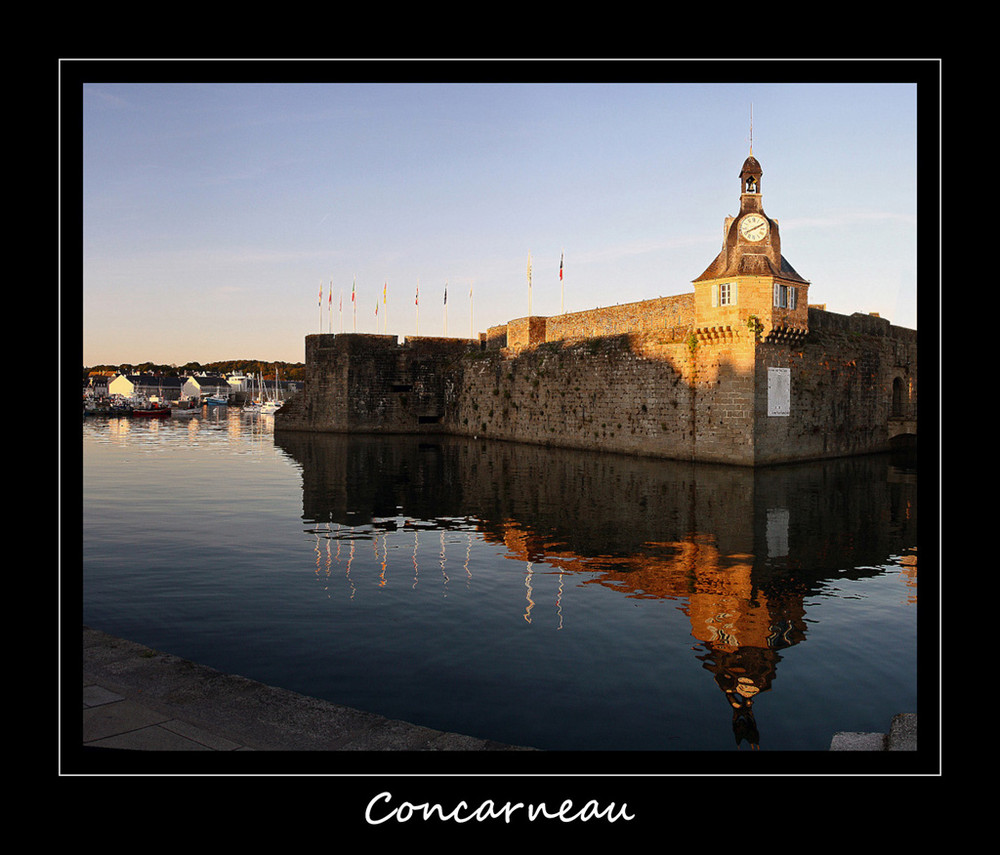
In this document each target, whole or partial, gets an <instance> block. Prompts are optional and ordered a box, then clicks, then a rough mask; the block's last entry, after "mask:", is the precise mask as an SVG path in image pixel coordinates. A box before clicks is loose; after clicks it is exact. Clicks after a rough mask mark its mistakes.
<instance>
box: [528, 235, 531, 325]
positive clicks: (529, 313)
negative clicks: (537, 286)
mask: <svg viewBox="0 0 1000 855" xmlns="http://www.w3.org/2000/svg"><path fill="white" fill-rule="evenodd" d="M528 317H529V318H530V317H531V250H528Z"/></svg>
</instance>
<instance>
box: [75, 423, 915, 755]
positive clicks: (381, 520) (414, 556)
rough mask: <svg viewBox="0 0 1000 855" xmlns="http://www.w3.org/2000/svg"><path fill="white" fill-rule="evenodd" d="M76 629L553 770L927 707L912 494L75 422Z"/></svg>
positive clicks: (261, 433) (606, 461)
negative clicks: (529, 752) (526, 757)
mask: <svg viewBox="0 0 1000 855" xmlns="http://www.w3.org/2000/svg"><path fill="white" fill-rule="evenodd" d="M83 449H84V455H83V464H84V465H83V537H84V542H83V622H84V624H86V625H89V626H92V627H94V628H96V629H100V630H103V631H105V632H108V633H111V634H113V635H118V636H121V637H124V638H127V639H130V640H133V641H137V642H140V643H142V644H146V645H149V646H151V647H154V648H157V649H160V650H163V651H167V652H169V653H173V654H176V655H178V656H181V657H184V658H187V659H191V660H193V661H195V662H199V663H201V664H204V665H209V666H211V667H214V668H217V669H219V670H221V671H225V672H229V673H235V674H241V675H244V676H246V677H250V678H252V679H255V680H259V681H261V682H264V683H268V684H270V685H275V686H281V687H284V688H288V689H291V690H294V691H297V692H301V693H303V694H306V695H310V696H314V697H318V698H324V699H327V700H330V701H333V702H335V703H339V704H346V705H348V706H353V707H358V708H361V709H364V710H370V711H373V712H376V713H380V714H382V715H385V716H389V717H391V718H395V719H401V720H405V721H410V722H414V723H417V724H422V725H426V726H428V727H432V728H436V729H440V730H445V731H455V732H459V733H467V734H471V735H473V736H478V737H485V738H490V739H495V740H498V741H500V742H506V743H513V744H517V745H528V746H534V747H537V748H543V749H573V750H600V749H616V750H643V751H658V750H667V751H680V750H687V751H704V750H714V751H736V750H738V749H742V750H748V749H750V748H759V749H760V750H762V751H767V750H771V751H809V750H816V751H827V750H828V748H829V746H830V740H831V738H832V736H833V734H834V733H835V732H837V731H877V732H884V731H885V730H886V729H887V727H888V724H889V722H890V720H891V718H892V716H893V715H895V714H896V713H899V712H913V711H916V704H917V697H916V696H917V643H916V633H917V552H916V546H917V484H916V474H915V471H914V470H913V469H912V468H907V467H906V466H905V465H900V464H899V462H898V461H896V460H894V459H892V458H890V457H889V456H882V455H876V456H869V457H860V458H851V459H846V460H840V461H835V462H827V463H817V464H808V465H794V466H786V467H777V468H772V469H768V470H764V471H757V472H754V471H750V470H746V469H742V468H731V467H727V466H714V465H698V464H689V463H675V462H669V461H660V460H653V459H640V458H633V457H628V456H622V455H608V454H600V453H588V452H577V451H566V450H558V449H546V448H541V447H534V446H527V445H519V444H513V443H500V442H484V441H475V440H466V439H459V438H440V439H438V438H426V437H424V438H417V437H385V438H382V437H345V436H336V435H311V434H295V433H292V434H286V433H278V434H277V435H275V433H274V430H273V419H272V418H270V417H261V416H252V415H245V414H243V413H242V412H241V411H239V410H235V409H230V410H226V409H222V410H218V411H210V410H205V411H204V413H203V414H202V415H201V416H197V417H194V418H187V419H183V420H181V419H170V420H165V421H162V422H160V421H142V420H137V419H136V420H129V419H107V418H105V419H86V420H84V425H83Z"/></svg>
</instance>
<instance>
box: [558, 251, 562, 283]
mask: <svg viewBox="0 0 1000 855" xmlns="http://www.w3.org/2000/svg"><path fill="white" fill-rule="evenodd" d="M562 268H563V254H562V253H561V252H560V253H559V281H560V282H562Z"/></svg>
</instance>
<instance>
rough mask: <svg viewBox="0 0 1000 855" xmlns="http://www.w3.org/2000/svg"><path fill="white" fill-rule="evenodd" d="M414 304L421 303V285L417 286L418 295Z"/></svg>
mask: <svg viewBox="0 0 1000 855" xmlns="http://www.w3.org/2000/svg"><path fill="white" fill-rule="evenodd" d="M413 305H414V306H419V305H420V286H419V285H418V286H417V296H416V297H415V298H414V300H413Z"/></svg>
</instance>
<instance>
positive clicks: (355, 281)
mask: <svg viewBox="0 0 1000 855" xmlns="http://www.w3.org/2000/svg"><path fill="white" fill-rule="evenodd" d="M357 290H358V281H357V279H355V280H354V284H353V285H352V286H351V302H352V303H353V302H354V292H355V291H357Z"/></svg>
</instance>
